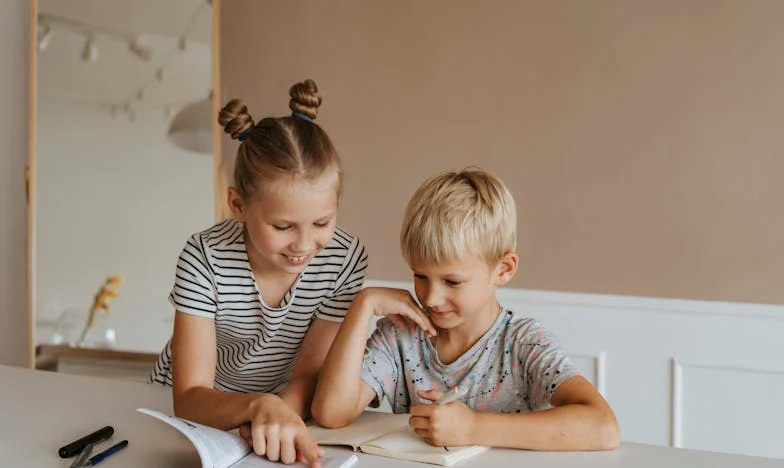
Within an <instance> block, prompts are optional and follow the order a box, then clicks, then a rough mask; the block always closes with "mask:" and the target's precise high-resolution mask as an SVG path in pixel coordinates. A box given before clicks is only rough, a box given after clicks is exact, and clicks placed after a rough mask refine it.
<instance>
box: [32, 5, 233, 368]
mask: <svg viewBox="0 0 784 468" xmlns="http://www.w3.org/2000/svg"><path fill="white" fill-rule="evenodd" d="M209 3H210V4H211V10H212V11H211V14H212V35H211V39H212V89H213V92H212V93H211V100H212V110H213V115H215V116H217V115H218V111H219V110H220V96H221V93H220V6H221V2H220V0H211V1H210V2H209ZM29 10H30V18H29V21H30V27H29V35H28V37H29V44H28V54H29V56H28V62H29V68H28V69H29V72H30V76H29V80H28V83H29V89H28V108H27V111H28V112H27V117H28V122H27V124H28V142H27V168H26V170H25V186H26V190H27V308H26V312H27V353H26V354H27V367H28V368H30V369H34V368H35V360H36V343H35V310H36V303H35V264H36V262H35V260H36V258H35V238H36V234H35V233H36V230H35V182H36V160H37V156H36V155H37V148H36V141H37V137H38V133H37V129H38V127H37V118H36V117H37V109H38V1H37V0H30V2H29ZM212 122H213V124H212V128H213V132H212V136H213V138H212V139H213V143H212V148H213V169H214V185H215V187H214V190H215V192H214V193H215V208H214V209H215V218H216V220H218V219H222V218H223V217H224V215H225V213H226V211H227V209H228V208H227V207H226V196H225V195H226V177H225V174H224V168H223V163H222V158H221V144H220V138H219V137H220V134H221V131H222V129H221V128H220V126H219V125H218V120H217V118H215V119H213V121H212Z"/></svg>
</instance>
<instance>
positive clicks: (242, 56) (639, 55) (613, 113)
mask: <svg viewBox="0 0 784 468" xmlns="http://www.w3.org/2000/svg"><path fill="white" fill-rule="evenodd" d="M221 13H222V19H221V74H222V88H221V95H222V98H223V99H224V102H225V100H226V99H227V98H230V97H235V96H239V97H242V98H244V99H246V100H247V101H248V102H249V104H250V105H251V110H252V112H255V113H256V115H257V116H263V115H265V114H270V113H272V114H276V115H279V114H282V113H284V112H285V111H286V94H285V93H286V90H287V88H288V86H289V85H290V84H291V83H292V82H294V81H296V80H298V79H300V78H303V77H313V78H314V79H316V80H317V81H318V83H319V85H320V87H321V88H322V90H323V91H324V93H325V105H324V108H323V110H322V118H320V120H319V121H320V122H321V124H322V125H323V126H324V127H325V128H326V129H328V131H329V133H330V134H331V135H332V137H333V139H334V141H335V143H336V145H337V146H338V148H339V150H340V151H341V153H342V155H343V157H344V160H345V165H346V168H347V173H348V174H347V179H346V187H345V199H344V201H343V205H342V214H341V216H342V218H341V224H343V225H344V226H346V227H347V228H349V229H350V230H352V231H354V232H355V233H358V234H359V235H360V236H361V237H362V238H363V239H364V241H365V242H366V244H367V246H368V248H369V250H370V253H371V265H372V266H371V273H370V276H371V277H372V278H373V279H386V280H403V279H408V278H409V273H408V271H407V269H406V267H405V265H404V264H403V262H402V261H401V260H400V257H399V254H398V248H397V235H398V230H399V223H400V219H401V216H402V212H403V209H404V206H405V203H406V202H407V200H408V197H409V196H410V195H411V193H412V192H413V190H414V189H415V187H416V186H417V185H418V184H419V183H420V182H421V181H422V180H423V179H424V178H425V177H426V176H429V175H431V174H433V173H435V172H437V171H440V170H444V169H456V168H462V167H464V166H467V165H478V166H480V167H482V168H485V169H488V170H490V171H492V172H494V173H496V174H498V175H500V176H501V177H503V178H504V179H505V181H506V182H507V184H508V185H509V186H510V188H511V190H512V192H513V194H514V195H515V197H516V199H517V202H518V206H519V215H520V224H519V226H520V236H519V239H520V242H519V246H520V249H519V250H520V254H521V258H522V265H521V267H522V268H521V271H520V273H519V275H518V276H517V278H516V279H515V281H514V283H513V284H512V286H514V287H521V288H533V289H550V290H562V291H578V292H592V293H610V294H631V295H641V296H658V297H679V298H699V299H710V300H727V301H742V302H746V301H748V302H763V303H784V288H782V286H781V280H782V278H783V277H784V249H782V247H781V245H782V240H784V216H782V214H781V212H782V210H781V208H779V207H778V206H779V205H781V204H782V202H784V183H782V174H784V158H783V157H782V154H784V131H782V128H784V86H783V85H782V83H784V28H782V27H781V18H783V17H784V2H781V1H776V0H768V1H763V0H749V1H745V0H735V1H719V0H691V1H688V2H683V1H681V0H667V1H658V2H651V1H641V0H640V1H621V0H617V1H599V0H592V1H577V0H574V1H537V2H533V1H519V0H508V1H494V2H476V1H473V0H459V1H455V0H451V1H448V0H434V1H427V2H422V1H417V0H405V1H395V2H384V1H380V0H379V1H360V0H356V1H330V2H312V1H305V0H290V1H287V2H259V1H256V0H232V1H227V2H223V4H222V12H221ZM223 147H224V154H226V153H231V152H233V151H234V146H233V145H232V144H231V143H230V142H224V145H223Z"/></svg>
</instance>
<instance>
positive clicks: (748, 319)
mask: <svg viewBox="0 0 784 468" xmlns="http://www.w3.org/2000/svg"><path fill="white" fill-rule="evenodd" d="M367 286H391V287H399V288H404V289H409V290H411V288H412V285H411V284H410V283H405V282H386V281H368V282H367ZM498 297H499V300H500V302H501V303H502V304H503V305H504V306H506V307H509V308H510V309H512V310H514V311H515V312H517V313H520V314H524V315H526V316H530V317H535V318H537V319H539V320H541V321H542V322H543V323H544V324H545V325H546V326H547V327H548V328H549V329H550V330H552V331H553V332H554V333H555V334H556V335H557V336H558V338H559V340H560V342H561V344H562V345H563V346H564V348H565V349H566V350H567V352H568V353H569V354H570V355H571V356H572V357H573V358H574V361H575V364H576V365H577V366H578V367H579V368H580V369H581V370H582V372H583V373H584V374H585V376H586V378H587V379H589V380H590V381H591V382H593V384H594V385H595V386H596V387H597V389H599V391H600V392H601V393H602V394H603V395H604V396H605V397H606V398H607V399H608V401H609V402H610V404H611V405H612V407H613V409H614V410H615V413H616V415H617V416H618V421H619V424H620V426H621V436H622V439H623V440H625V441H630V442H643V443H650V444H658V445H674V446H677V447H685V448H694V449H703V450H714V451H723V452H732V453H741V454H747V455H758V456H767V457H776V458H784V306H773V305H760V304H741V303H724V302H707V301H691V300H676V299H656V298H645V297H629V296H609V295H595V294H579V293H562V292H546V291H531V290H520V289H505V288H502V289H499V291H498Z"/></svg>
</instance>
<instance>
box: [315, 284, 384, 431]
mask: <svg viewBox="0 0 784 468" xmlns="http://www.w3.org/2000/svg"><path fill="white" fill-rule="evenodd" d="M366 291H367V290H366ZM367 296H368V294H367V293H366V292H365V291H363V292H361V293H359V294H358V295H357V297H356V299H354V302H352V304H351V307H349V309H348V313H347V314H346V318H345V319H344V320H343V323H342V324H341V326H340V329H339V330H338V333H337V336H336V337H335V340H334V341H333V342H332V347H331V348H330V350H329V353H328V354H327V357H326V359H325V360H324V364H323V365H322V367H321V371H320V373H319V377H318V384H317V386H316V392H315V394H314V396H313V403H312V405H311V413H312V415H313V417H314V418H315V419H316V422H318V423H319V424H320V425H322V426H324V427H329V428H334V427H342V426H345V425H346V424H348V423H350V422H351V421H353V420H354V419H356V418H357V416H359V414H360V413H362V411H364V409H365V408H366V407H367V405H368V404H370V402H371V401H373V398H375V396H376V392H375V390H373V389H372V388H371V387H370V386H369V385H368V384H366V383H365V382H364V381H363V380H362V378H361V374H362V362H363V356H364V353H365V343H366V341H367V336H368V334H369V332H370V321H371V318H372V316H373V307H372V305H371V304H369V299H368V297H367Z"/></svg>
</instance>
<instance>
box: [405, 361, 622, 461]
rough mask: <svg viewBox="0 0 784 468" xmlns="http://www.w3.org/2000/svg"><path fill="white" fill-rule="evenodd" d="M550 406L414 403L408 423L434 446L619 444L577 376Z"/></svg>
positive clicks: (610, 417)
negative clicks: (521, 410) (522, 410)
mask: <svg viewBox="0 0 784 468" xmlns="http://www.w3.org/2000/svg"><path fill="white" fill-rule="evenodd" d="M426 393H427V394H426ZM429 393H431V392H423V393H422V394H420V395H421V396H423V397H425V398H429V399H432V398H437V397H438V396H439V395H428V394H429ZM433 393H434V392H433ZM551 403H552V404H553V406H554V408H550V409H547V410H543V411H536V412H533V413H527V414H500V413H479V412H474V411H472V410H471V409H469V408H468V407H466V406H465V405H463V404H462V403H460V402H453V403H450V404H447V405H444V406H438V405H414V406H412V407H411V415H412V418H411V421H410V423H411V425H412V427H414V429H415V430H416V431H417V433H418V434H419V435H420V436H422V437H423V438H424V439H425V440H426V441H428V442H430V443H431V444H433V445H465V444H471V445H487V446H491V447H509V448H519V449H528V450H612V449H614V448H615V447H617V446H618V443H619V440H620V435H619V431H618V422H617V421H616V419H615V414H613V411H612V409H610V406H609V405H608V404H607V402H606V401H605V400H604V398H603V397H602V396H601V395H600V394H599V392H597V391H596V389H595V388H594V387H593V385H591V383H590V382H588V381H587V380H585V378H583V377H582V376H579V375H578V376H574V377H572V378H570V379H569V380H567V381H565V382H564V383H562V384H561V385H559V386H558V388H557V389H556V390H555V393H554V394H553V397H552V399H551Z"/></svg>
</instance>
